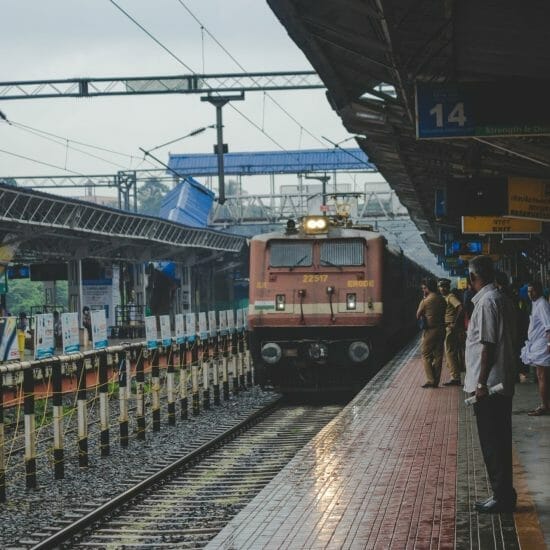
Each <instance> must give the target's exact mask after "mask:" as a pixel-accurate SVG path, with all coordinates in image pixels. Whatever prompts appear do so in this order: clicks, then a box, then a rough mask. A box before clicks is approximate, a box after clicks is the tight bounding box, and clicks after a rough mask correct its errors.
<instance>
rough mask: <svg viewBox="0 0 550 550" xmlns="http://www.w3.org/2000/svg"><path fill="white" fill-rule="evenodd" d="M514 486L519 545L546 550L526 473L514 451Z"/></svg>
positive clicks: (534, 549)
mask: <svg viewBox="0 0 550 550" xmlns="http://www.w3.org/2000/svg"><path fill="white" fill-rule="evenodd" d="M513 460H514V485H515V488H516V491H517V494H518V502H517V507H516V512H515V513H514V521H515V523H516V533H517V535H518V543H519V546H520V548H521V549H522V550H542V549H544V548H546V543H545V542H544V534H543V532H542V528H541V526H540V521H539V516H538V514H537V509H536V507H535V502H534V501H533V498H532V497H531V493H530V492H529V487H528V485H527V479H526V477H525V472H524V470H523V467H522V465H521V463H520V461H519V457H518V455H517V453H516V450H515V449H514V456H513Z"/></svg>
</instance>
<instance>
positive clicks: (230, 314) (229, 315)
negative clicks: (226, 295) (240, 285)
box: [227, 309, 235, 334]
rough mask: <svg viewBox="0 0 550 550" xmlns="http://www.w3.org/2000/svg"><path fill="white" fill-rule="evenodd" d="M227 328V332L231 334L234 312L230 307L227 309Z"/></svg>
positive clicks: (232, 331) (233, 326)
mask: <svg viewBox="0 0 550 550" xmlns="http://www.w3.org/2000/svg"><path fill="white" fill-rule="evenodd" d="M227 330H228V331H229V334H233V333H234V332H235V313H234V312H233V310H232V309H228V310H227Z"/></svg>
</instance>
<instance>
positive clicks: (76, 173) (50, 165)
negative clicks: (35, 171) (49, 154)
mask: <svg viewBox="0 0 550 550" xmlns="http://www.w3.org/2000/svg"><path fill="white" fill-rule="evenodd" d="M0 153H5V154H6V155H11V156H12V157H17V158H20V159H24V160H28V161H30V162H35V163H37V164H42V165H44V166H49V167H50V168H55V169H57V170H63V171H64V172H70V173H71V174H74V175H75V176H84V175H85V174H81V173H80V172H75V171H74V170H69V169H68V168H63V167H62V166H57V165H56V164H50V163H49V162H44V161H42V160H38V159H33V158H31V157H27V156H25V155H20V154H18V153H12V152H11V151H6V150H5V149H0Z"/></svg>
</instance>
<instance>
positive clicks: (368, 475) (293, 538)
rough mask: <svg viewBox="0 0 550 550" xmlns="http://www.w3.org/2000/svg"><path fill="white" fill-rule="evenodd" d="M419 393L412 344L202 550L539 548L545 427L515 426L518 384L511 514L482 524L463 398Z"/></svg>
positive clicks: (447, 392)
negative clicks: (477, 509)
mask: <svg viewBox="0 0 550 550" xmlns="http://www.w3.org/2000/svg"><path fill="white" fill-rule="evenodd" d="M423 382H424V380H423V369H422V365H421V359H420V355H419V348H418V343H417V342H415V343H414V344H411V345H410V346H408V347H407V348H406V349H405V350H403V351H402V352H401V353H400V354H398V355H397V356H396V357H395V358H394V359H393V360H392V361H391V362H390V363H389V364H388V365H387V366H385V367H384V369H382V371H381V372H380V373H378V375H376V377H375V378H374V379H373V380H372V381H371V382H370V383H369V384H368V385H367V386H366V387H365V389H363V390H362V391H361V392H360V393H359V394H358V395H357V396H356V398H355V399H354V400H353V401H352V402H351V403H350V404H349V405H348V406H347V407H346V409H344V411H343V412H342V413H341V414H340V415H339V416H338V417H337V418H336V419H334V420H333V421H332V422H331V423H330V424H328V425H327V426H326V427H325V428H324V429H323V430H322V431H321V432H320V433H319V434H318V435H317V436H316V437H315V438H314V439H313V440H312V441H311V442H310V443H309V444H307V445H306V446H305V447H304V448H303V449H302V450H301V451H300V452H299V453H298V454H297V455H296V457H295V458H294V459H293V460H292V461H291V462H290V463H289V464H288V466H287V467H286V468H285V469H284V470H283V471H282V472H280V473H279V474H278V475H277V476H276V477H275V478H274V479H273V481H272V482H271V483H270V484H269V485H268V486H267V487H265V488H264V489H263V490H262V492H261V493H259V494H258V495H257V496H256V498H255V499H254V500H253V501H252V502H251V503H250V504H249V505H248V506H247V507H246V508H244V510H242V511H241V512H240V513H239V514H238V515H237V516H236V517H235V518H234V519H233V521H232V522H231V523H230V524H229V525H228V526H227V527H226V528H225V529H224V530H223V531H222V532H221V533H220V534H219V535H218V536H217V537H216V538H215V539H213V540H212V541H211V543H210V545H209V546H208V548H211V549H214V548H223V549H238V550H241V549H255V550H256V549H260V548H266V549H275V548H288V549H301V548H307V549H321V548H329V549H332V548H334V549H340V548H342V549H343V548H350V549H351V548H353V549H355V548H357V549H359V548H373V549H384V548H395V549H399V548H411V549H412V548H415V549H424V548H448V549H451V548H458V549H462V548H472V549H474V548H475V549H483V550H485V549H488V548H491V549H493V548H494V549H506V550H507V549H513V548H522V549H539V548H546V547H547V546H546V544H547V543H548V542H549V541H550V538H549V532H548V529H549V525H548V523H549V521H548V519H549V514H550V502H549V497H550V487H549V484H550V416H545V417H536V418H533V417H528V416H527V414H526V412H527V410H529V409H530V408H533V406H535V405H536V404H537V391H536V386H535V385H534V384H533V383H532V382H527V383H525V384H518V388H517V397H516V399H515V400H514V445H515V458H516V460H515V465H514V468H515V485H516V489H517V490H518V510H517V512H516V513H515V514H500V515H493V516H490V515H478V514H477V513H476V512H475V510H474V508H473V504H474V502H475V501H476V500H482V499H484V498H486V497H487V496H488V495H489V483H488V479H487V475H486V472H485V467H484V465H483V459H482V457H481V451H480V448H479V443H478V439H477V432H476V426H475V418H474V417H473V413H472V409H471V408H468V407H466V406H465V405H464V402H463V398H464V394H463V391H462V388H459V387H456V386H455V387H440V388H438V389H422V388H420V385H421V384H422V383H423ZM543 529H545V531H543ZM544 536H546V543H545V540H544Z"/></svg>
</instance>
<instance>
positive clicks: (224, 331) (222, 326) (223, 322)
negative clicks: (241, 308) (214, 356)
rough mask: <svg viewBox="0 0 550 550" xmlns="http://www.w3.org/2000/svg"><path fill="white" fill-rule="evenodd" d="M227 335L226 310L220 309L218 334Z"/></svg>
mask: <svg viewBox="0 0 550 550" xmlns="http://www.w3.org/2000/svg"><path fill="white" fill-rule="evenodd" d="M226 335H227V311H225V309H223V310H221V311H220V336H226Z"/></svg>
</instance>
